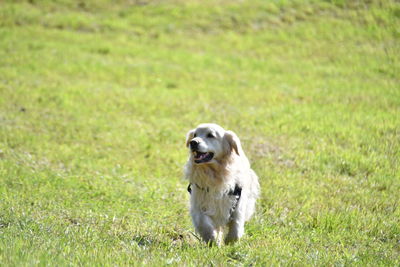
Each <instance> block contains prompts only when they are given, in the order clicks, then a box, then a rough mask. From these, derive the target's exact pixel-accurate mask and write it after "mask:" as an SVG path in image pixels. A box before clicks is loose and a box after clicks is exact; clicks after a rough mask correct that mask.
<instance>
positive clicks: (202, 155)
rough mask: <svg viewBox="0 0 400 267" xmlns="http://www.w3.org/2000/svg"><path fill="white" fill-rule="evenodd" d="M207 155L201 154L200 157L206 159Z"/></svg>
mask: <svg viewBox="0 0 400 267" xmlns="http://www.w3.org/2000/svg"><path fill="white" fill-rule="evenodd" d="M206 156H207V153H203V154H200V157H199V159H204V158H205V157H206Z"/></svg>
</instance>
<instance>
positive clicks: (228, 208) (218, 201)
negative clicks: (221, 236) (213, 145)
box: [187, 166, 237, 226]
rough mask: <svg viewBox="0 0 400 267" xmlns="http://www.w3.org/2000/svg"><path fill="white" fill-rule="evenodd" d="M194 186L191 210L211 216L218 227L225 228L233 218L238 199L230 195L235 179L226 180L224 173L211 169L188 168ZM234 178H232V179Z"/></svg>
mask: <svg viewBox="0 0 400 267" xmlns="http://www.w3.org/2000/svg"><path fill="white" fill-rule="evenodd" d="M188 168H190V169H187V174H189V173H190V176H189V177H188V178H189V181H190V183H191V184H192V193H191V196H190V202H191V209H192V212H193V211H194V210H197V211H201V212H202V213H204V214H206V215H208V216H210V217H211V218H212V219H213V221H214V223H215V224H216V226H225V225H226V224H227V223H228V222H229V220H230V216H231V212H232V208H233V207H234V206H235V204H236V201H237V200H236V198H235V196H233V195H229V194H228V193H229V192H231V191H232V190H233V189H234V188H235V179H229V180H226V176H225V175H224V172H221V171H219V170H218V169H213V168H209V167H206V168H204V167H200V168H199V167H197V166H195V167H193V166H188ZM231 178H232V177H231Z"/></svg>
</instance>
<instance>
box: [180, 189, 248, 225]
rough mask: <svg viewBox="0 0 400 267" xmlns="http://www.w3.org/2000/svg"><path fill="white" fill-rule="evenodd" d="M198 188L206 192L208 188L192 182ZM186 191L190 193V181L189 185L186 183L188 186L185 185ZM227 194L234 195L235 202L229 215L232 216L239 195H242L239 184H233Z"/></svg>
mask: <svg viewBox="0 0 400 267" xmlns="http://www.w3.org/2000/svg"><path fill="white" fill-rule="evenodd" d="M194 185H195V186H196V187H197V188H198V189H200V190H202V191H205V192H206V193H208V192H209V189H208V187H206V188H203V187H200V186H199V185H198V184H196V183H195V184H194ZM187 191H188V192H189V194H192V184H191V183H190V184H189V185H188V187H187ZM227 195H228V196H234V197H235V203H234V204H233V206H232V208H231V209H230V211H229V212H230V217H232V214H233V213H234V212H235V210H236V208H237V205H238V203H239V200H240V196H241V195H242V188H241V187H240V186H239V185H237V184H235V188H234V189H231V190H230V191H229V192H228V194H227Z"/></svg>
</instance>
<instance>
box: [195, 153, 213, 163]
mask: <svg viewBox="0 0 400 267" xmlns="http://www.w3.org/2000/svg"><path fill="white" fill-rule="evenodd" d="M193 155H194V162H196V163H205V162H209V161H210V160H212V159H213V157H214V153H212V152H200V151H194V152H193Z"/></svg>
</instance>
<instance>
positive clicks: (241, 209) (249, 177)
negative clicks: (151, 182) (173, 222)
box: [184, 123, 260, 245]
mask: <svg viewBox="0 0 400 267" xmlns="http://www.w3.org/2000/svg"><path fill="white" fill-rule="evenodd" d="M186 147H188V148H189V159H188V161H187V163H186V164H185V167H184V173H185V177H186V178H187V179H188V180H189V186H188V191H189V193H190V215H191V217H192V222H193V225H194V227H195V229H196V232H197V233H199V234H200V236H201V237H202V239H203V240H204V241H205V242H206V243H208V244H210V245H212V244H217V245H220V244H221V242H222V237H223V233H224V229H226V228H227V233H226V236H225V243H226V244H228V243H233V242H235V241H238V240H239V239H240V238H241V237H242V236H243V234H244V224H245V222H246V221H248V220H249V219H250V217H251V216H252V214H253V213H254V210H255V203H256V200H257V198H258V197H259V191H260V185H259V182H258V177H257V175H256V173H255V172H254V171H253V170H252V169H251V168H250V163H249V160H248V159H247V157H246V155H245V154H244V152H243V149H242V146H241V143H240V140H239V138H238V137H237V135H236V134H235V133H234V132H232V131H227V130H225V129H223V128H222V127H221V126H219V125H217V124H213V123H205V124H200V125H199V126H198V127H197V128H195V129H193V130H190V131H189V132H188V133H187V136H186Z"/></svg>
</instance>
